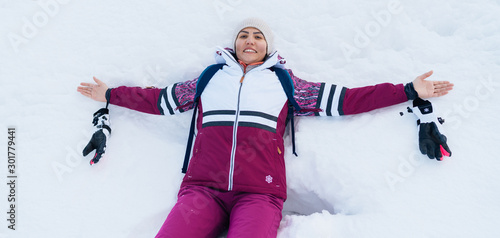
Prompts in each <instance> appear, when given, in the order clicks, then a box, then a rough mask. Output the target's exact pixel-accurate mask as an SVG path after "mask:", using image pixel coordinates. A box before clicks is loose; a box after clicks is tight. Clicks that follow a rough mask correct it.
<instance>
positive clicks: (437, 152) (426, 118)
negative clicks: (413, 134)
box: [412, 98, 451, 161]
mask: <svg viewBox="0 0 500 238" xmlns="http://www.w3.org/2000/svg"><path fill="white" fill-rule="evenodd" d="M412 112H413V113H415V115H416V116H417V117H418V120H417V125H418V143H419V147H420V152H422V154H424V155H427V156H428V157H429V158H430V159H434V158H435V159H437V160H439V161H441V160H442V159H443V156H451V150H450V148H449V147H448V144H446V141H447V139H446V136H445V135H443V134H441V132H443V129H442V127H441V124H443V123H444V120H443V119H442V118H440V117H436V116H435V115H434V114H433V110H432V104H431V102H429V101H427V100H422V99H421V98H417V99H415V100H413V110H412Z"/></svg>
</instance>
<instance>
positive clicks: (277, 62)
mask: <svg viewBox="0 0 500 238" xmlns="http://www.w3.org/2000/svg"><path fill="white" fill-rule="evenodd" d="M233 55H234V50H233V49H231V48H222V47H217V50H216V51H215V61H216V62H217V63H218V64H226V65H228V66H229V68H231V69H238V70H241V66H240V63H239V62H238V61H237V60H236V59H235V58H234V56H233ZM285 64H286V60H285V59H284V58H282V57H281V56H280V55H279V54H278V51H274V52H273V53H271V54H270V55H269V56H268V57H267V59H266V60H265V61H264V63H262V64H261V65H259V66H257V67H255V68H254V69H252V70H264V69H268V68H271V67H273V66H275V67H278V68H285Z"/></svg>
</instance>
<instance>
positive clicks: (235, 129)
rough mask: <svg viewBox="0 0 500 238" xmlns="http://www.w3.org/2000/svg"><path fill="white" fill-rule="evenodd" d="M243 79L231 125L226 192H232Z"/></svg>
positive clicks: (242, 77)
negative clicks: (231, 134) (231, 140)
mask: <svg viewBox="0 0 500 238" xmlns="http://www.w3.org/2000/svg"><path fill="white" fill-rule="evenodd" d="M244 78H245V73H244V74H243V76H241V80H240V88H239V90H238V102H237V105H236V117H235V119H234V125H233V144H232V148H231V161H230V163H229V184H228V188H227V191H231V190H233V176H234V159H235V155H236V144H237V143H236V142H237V141H236V135H237V134H238V117H239V115H240V98H241V88H242V86H243V79H244Z"/></svg>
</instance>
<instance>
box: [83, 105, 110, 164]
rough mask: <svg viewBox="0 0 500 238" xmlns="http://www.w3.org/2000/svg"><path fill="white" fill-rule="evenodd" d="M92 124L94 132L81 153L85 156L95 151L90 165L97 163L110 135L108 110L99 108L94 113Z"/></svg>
mask: <svg viewBox="0 0 500 238" xmlns="http://www.w3.org/2000/svg"><path fill="white" fill-rule="evenodd" d="M92 124H94V127H95V132H94V134H93V135H92V138H91V139H90V141H89V143H88V144H87V146H85V148H84V149H83V152H82V153H83V156H87V155H88V154H89V153H90V152H91V151H93V150H96V151H95V155H94V157H93V158H92V160H90V165H94V164H95V163H97V162H99V160H100V159H101V156H102V155H103V154H104V152H105V151H106V141H107V139H108V137H109V136H110V134H111V127H109V110H108V109H107V108H101V109H99V110H98V111H97V112H95V113H94V120H93V121H92Z"/></svg>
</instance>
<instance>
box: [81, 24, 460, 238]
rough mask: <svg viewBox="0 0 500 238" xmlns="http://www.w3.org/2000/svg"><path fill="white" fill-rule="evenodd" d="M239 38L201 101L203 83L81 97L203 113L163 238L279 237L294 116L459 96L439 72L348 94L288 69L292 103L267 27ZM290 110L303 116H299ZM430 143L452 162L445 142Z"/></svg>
mask: <svg viewBox="0 0 500 238" xmlns="http://www.w3.org/2000/svg"><path fill="white" fill-rule="evenodd" d="M235 30H236V31H235V34H234V39H233V40H234V45H233V47H234V50H232V49H229V48H225V49H223V48H219V49H217V51H216V55H215V56H216V61H217V63H219V64H223V65H221V68H220V69H217V70H216V71H214V75H213V76H212V77H211V79H210V81H209V83H208V84H207V85H206V88H205V89H204V91H203V93H202V95H201V97H200V98H199V100H195V93H196V87H197V83H198V79H199V78H196V79H194V80H191V81H186V82H181V83H176V84H173V85H170V86H167V87H165V88H163V89H157V88H146V89H143V88H139V87H124V86H122V87H118V88H108V87H107V86H106V84H105V83H103V82H102V81H100V80H98V79H97V78H95V77H94V80H95V82H96V83H97V84H92V83H81V86H80V87H78V92H80V93H81V94H83V95H84V96H87V97H89V98H92V99H94V100H97V101H101V102H108V103H111V104H114V105H118V106H122V107H127V108H130V109H133V110H137V111H141V112H145V113H151V114H158V115H167V114H170V115H174V114H178V113H182V112H185V111H188V110H190V109H193V108H194V107H195V106H196V107H197V110H198V112H199V113H198V117H197V120H196V126H197V129H198V130H197V134H196V140H195V142H194V146H193V147H192V157H191V159H190V161H189V166H188V167H187V171H186V175H185V176H184V179H183V182H182V185H181V187H180V191H179V194H178V200H177V203H176V205H175V206H174V207H173V208H172V210H171V211H170V214H169V215H168V217H167V219H166V221H165V223H164V224H163V226H162V227H161V229H160V231H159V232H158V235H157V237H216V236H217V235H219V234H220V233H221V232H222V231H224V230H227V229H228V235H227V236H228V237H276V235H277V230H278V227H279V224H280V221H281V218H282V215H281V212H282V209H283V202H284V201H285V199H286V178H285V175H286V173H285V162H284V143H283V134H284V132H285V127H286V122H287V121H288V119H290V116H292V118H293V115H295V116H341V115H351V114H357V113H362V112H367V111H370V110H374V109H378V108H383V107H387V106H391V105H395V104H398V103H402V102H406V101H408V100H413V99H417V97H420V98H430V97H440V96H443V95H446V94H447V93H448V92H449V91H450V90H452V88H453V84H451V83H449V82H447V81H427V80H426V78H428V77H429V76H431V75H432V71H430V72H427V73H425V74H423V75H420V76H418V77H417V78H416V79H415V80H414V81H413V82H410V83H408V84H406V85H403V84H397V85H394V84H390V83H382V84H377V85H374V86H367V87H360V88H346V87H342V86H339V85H333V84H326V83H315V82H308V81H305V80H302V79H300V78H298V77H297V76H295V75H294V74H293V72H292V71H291V70H290V69H286V71H284V72H287V73H288V74H286V75H285V76H286V77H288V78H289V79H291V80H292V82H293V88H292V89H291V90H293V96H292V98H291V97H290V96H289V97H287V94H286V92H287V89H286V88H284V87H285V86H284V85H282V83H281V81H280V80H281V78H280V76H279V74H278V72H283V71H281V70H280V69H284V68H285V63H286V62H285V60H284V59H283V58H281V57H280V56H279V55H278V53H277V52H276V51H275V50H274V44H273V38H274V37H273V33H272V31H271V29H270V28H269V27H268V25H267V24H266V23H265V22H263V21H262V20H260V19H255V18H250V19H246V20H244V21H243V22H241V23H240V24H239V25H238V27H237V28H236V29H235ZM285 76H283V75H282V76H281V77H285ZM290 102H293V103H295V104H298V107H300V108H299V109H297V108H298V107H297V108H296V109H295V110H294V111H293V112H292V115H290V114H289V110H293V109H290V108H289V103H290ZM430 133H436V130H435V131H432V132H430ZM437 133H438V134H439V132H437ZM439 135H441V134H439ZM431 143H434V144H435V143H437V146H444V147H445V149H446V151H448V152H450V151H449V149H448V147H447V146H446V139H444V142H443V141H441V142H431ZM89 144H90V143H89ZM97 147H99V146H97ZM101 147H102V146H101ZM432 150H433V151H429V152H428V153H427V154H428V155H429V157H432V158H433V157H436V158H437V159H441V157H442V156H443V154H442V153H441V152H440V151H442V150H440V151H434V149H432ZM446 151H444V152H443V153H446ZM88 152H89V151H87V154H88ZM84 153H85V152H84ZM98 153H99V156H98V157H97V154H98ZM98 153H96V157H94V159H93V160H92V162H91V163H96V162H98V160H99V158H100V156H101V155H102V153H104V148H101V150H99V149H98ZM431 154H432V156H431Z"/></svg>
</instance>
